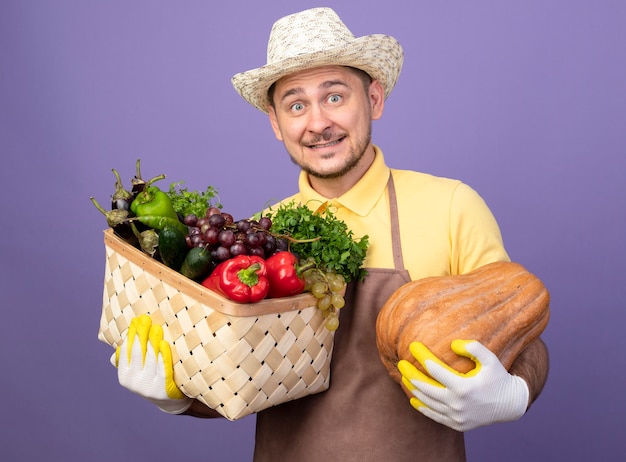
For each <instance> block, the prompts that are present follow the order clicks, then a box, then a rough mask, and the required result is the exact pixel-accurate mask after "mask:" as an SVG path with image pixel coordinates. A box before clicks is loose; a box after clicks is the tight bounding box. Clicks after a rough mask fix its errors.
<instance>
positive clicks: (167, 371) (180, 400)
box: [111, 315, 193, 414]
mask: <svg viewBox="0 0 626 462" xmlns="http://www.w3.org/2000/svg"><path fill="white" fill-rule="evenodd" d="M111 364H113V365H114V366H116V367H117V378H118V380H119V382H120V385H122V386H123V387H125V388H127V389H128V390H130V391H132V392H133V393H136V394H138V395H140V396H142V397H144V398H146V399H147V400H148V401H150V402H152V403H153V404H156V405H157V406H158V407H159V409H161V410H162V411H163V412H167V413H168V414H181V413H183V412H185V411H186V410H187V409H188V408H189V406H191V403H192V402H193V399H191V398H188V397H187V396H185V395H184V394H183V393H182V392H181V391H180V390H179V389H178V387H177V386H176V384H175V383H174V366H173V364H172V352H171V350H170V345H169V343H167V342H166V341H165V340H163V329H162V328H161V326H159V325H158V324H155V325H152V319H150V316H148V315H142V316H140V317H138V318H133V319H132V320H131V323H130V326H129V328H128V334H127V336H126V338H124V341H123V342H122V344H121V345H120V346H119V347H118V348H117V350H116V351H115V353H113V356H111Z"/></svg>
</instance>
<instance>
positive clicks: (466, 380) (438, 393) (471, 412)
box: [398, 340, 529, 432]
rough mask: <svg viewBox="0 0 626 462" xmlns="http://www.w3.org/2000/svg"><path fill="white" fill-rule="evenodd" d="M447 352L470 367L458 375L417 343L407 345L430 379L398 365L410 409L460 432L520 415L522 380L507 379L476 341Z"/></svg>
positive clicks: (525, 390)
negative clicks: (470, 367)
mask: <svg viewBox="0 0 626 462" xmlns="http://www.w3.org/2000/svg"><path fill="white" fill-rule="evenodd" d="M451 348H452V350H453V351H454V352H455V353H456V354H458V355H460V356H464V357H466V358H469V359H471V360H472V361H474V362H475V363H476V367H475V368H474V369H472V370H471V371H469V372H467V373H464V374H463V373H460V372H458V371H456V370H454V369H452V368H451V367H449V366H448V365H447V364H445V363H443V362H442V361H441V360H439V358H437V357H436V356H435V355H434V354H433V353H432V352H431V351H430V350H429V349H428V348H426V346H425V345H424V344H423V343H421V342H413V343H411V345H410V350H411V354H412V355H413V356H414V357H415V359H417V360H418V361H419V363H420V364H421V365H422V366H423V367H424V369H425V370H427V371H428V373H429V374H430V375H431V377H432V378H431V377H428V376H427V375H426V374H424V373H422V372H421V371H420V370H418V369H417V368H416V367H415V366H414V365H413V364H411V363H410V362H409V361H406V360H401V361H399V362H398V370H399V371H400V373H401V374H402V383H403V384H404V385H405V386H406V387H407V389H408V390H409V391H410V392H411V393H412V394H413V397H412V398H411V400H410V402H411V405H412V406H413V407H414V408H415V409H417V410H418V411H419V412H421V413H422V414H424V415H425V416H427V417H429V418H431V419H433V420H435V421H437V422H439V423H441V424H443V425H446V426H448V427H450V428H452V429H454V430H457V431H461V432H465V431H469V430H472V429H474V428H478V427H482V426H485V425H490V424H493V423H497V422H509V421H513V420H517V419H519V418H520V417H521V416H522V415H524V413H525V412H526V408H527V407H528V396H529V390H528V385H527V384H526V381H525V380H524V379H522V378H521V377H517V376H514V375H511V374H509V373H508V371H507V370H506V369H505V368H504V366H503V365H502V363H501V362H500V360H499V359H498V357H497V356H496V355H495V354H493V353H492V352H491V351H489V350H488V349H487V348H486V347H485V346H483V345H482V344H481V343H480V342H477V341H475V340H454V341H453V342H452V344H451Z"/></svg>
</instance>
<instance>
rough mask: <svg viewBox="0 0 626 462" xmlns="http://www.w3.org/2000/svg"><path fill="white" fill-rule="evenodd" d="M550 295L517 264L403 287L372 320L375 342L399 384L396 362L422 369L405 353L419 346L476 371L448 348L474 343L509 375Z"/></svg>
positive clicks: (542, 319) (540, 326) (542, 321)
mask: <svg viewBox="0 0 626 462" xmlns="http://www.w3.org/2000/svg"><path fill="white" fill-rule="evenodd" d="M549 302H550V296H549V293H548V291H547V289H546V288H545V286H544V285H543V283H542V282H541V280H540V279H539V278H537V277H536V276H535V275H533V274H531V273H529V272H528V271H527V270H526V269H525V268H524V267H523V266H522V265H520V264H519V263H515V262H494V263H490V264H487V265H485V266H482V267H480V268H477V269H475V270H474V271H471V272H469V273H465V274H461V275H455V276H439V277H429V278H424V279H419V280H415V281H411V282H408V283H406V284H404V285H403V286H401V287H400V288H399V289H398V290H397V291H396V292H394V293H393V294H392V296H391V297H390V298H389V299H388V300H387V302H386V303H385V305H384V306H383V307H382V309H381V311H380V313H379V314H378V317H377V319H376V343H377V347H378V352H379V355H380V359H381V361H382V362H383V364H384V366H385V367H386V369H387V371H388V372H389V375H390V376H391V378H392V379H394V380H395V381H396V382H398V383H401V375H400V372H399V371H398V369H397V364H398V361H399V360H400V359H405V360H408V361H409V362H411V363H412V364H414V365H415V366H416V367H417V368H418V369H420V370H421V371H422V372H424V373H426V371H425V370H424V368H423V367H422V366H421V364H419V362H418V361H417V360H416V359H415V358H414V357H413V355H412V354H411V352H410V351H409V345H410V344H411V342H415V341H420V342H422V343H424V345H426V347H428V348H429V349H430V350H431V351H432V352H433V353H434V354H435V355H437V356H438V357H439V358H440V359H441V360H442V361H444V362H445V363H446V364H448V365H449V366H450V367H452V368H454V369H456V370H457V371H459V372H461V373H466V372H468V371H470V370H471V369H473V368H474V367H476V365H475V363H474V362H473V361H471V360H470V359H468V358H465V357H462V356H458V355H457V354H456V353H454V352H453V351H452V350H451V349H450V344H451V342H452V340H454V339H465V340H478V341H480V342H481V343H482V344H483V345H485V346H486V347H487V348H489V349H490V350H491V351H492V352H493V353H495V354H496V356H498V358H499V359H500V361H501V362H502V364H503V365H504V366H505V367H506V368H507V370H508V369H509V368H510V367H511V364H513V361H515V359H516V358H517V356H518V355H519V354H520V352H521V351H522V350H523V349H524V348H525V347H526V346H527V345H528V344H529V343H531V342H532V341H533V340H535V339H536V338H537V337H538V336H539V335H540V334H541V332H542V331H543V330H544V329H545V327H546V325H547V324H548V319H549V316H550V312H549Z"/></svg>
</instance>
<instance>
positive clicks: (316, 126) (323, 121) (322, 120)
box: [307, 105, 332, 134]
mask: <svg viewBox="0 0 626 462" xmlns="http://www.w3.org/2000/svg"><path fill="white" fill-rule="evenodd" d="M331 126H332V121H331V120H330V117H329V116H328V113H327V112H326V111H325V110H324V108H323V107H322V106H320V105H313V106H311V110H310V111H309V120H308V124H307V128H308V130H309V131H310V132H312V133H318V134H323V133H324V132H326V131H327V130H328V129H329V128H330V127H331Z"/></svg>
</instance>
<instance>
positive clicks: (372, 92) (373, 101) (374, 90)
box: [368, 80, 385, 120]
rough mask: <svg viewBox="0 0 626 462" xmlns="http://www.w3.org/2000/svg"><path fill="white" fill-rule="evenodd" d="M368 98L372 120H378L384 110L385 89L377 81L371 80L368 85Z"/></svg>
mask: <svg viewBox="0 0 626 462" xmlns="http://www.w3.org/2000/svg"><path fill="white" fill-rule="evenodd" d="M368 96H369V99H370V107H371V108H372V120H378V119H380V118H381V117H382V115H383V109H384V108H385V89H384V88H383V86H382V84H381V83H380V82H379V81H378V80H372V83H370V87H369V91H368Z"/></svg>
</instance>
